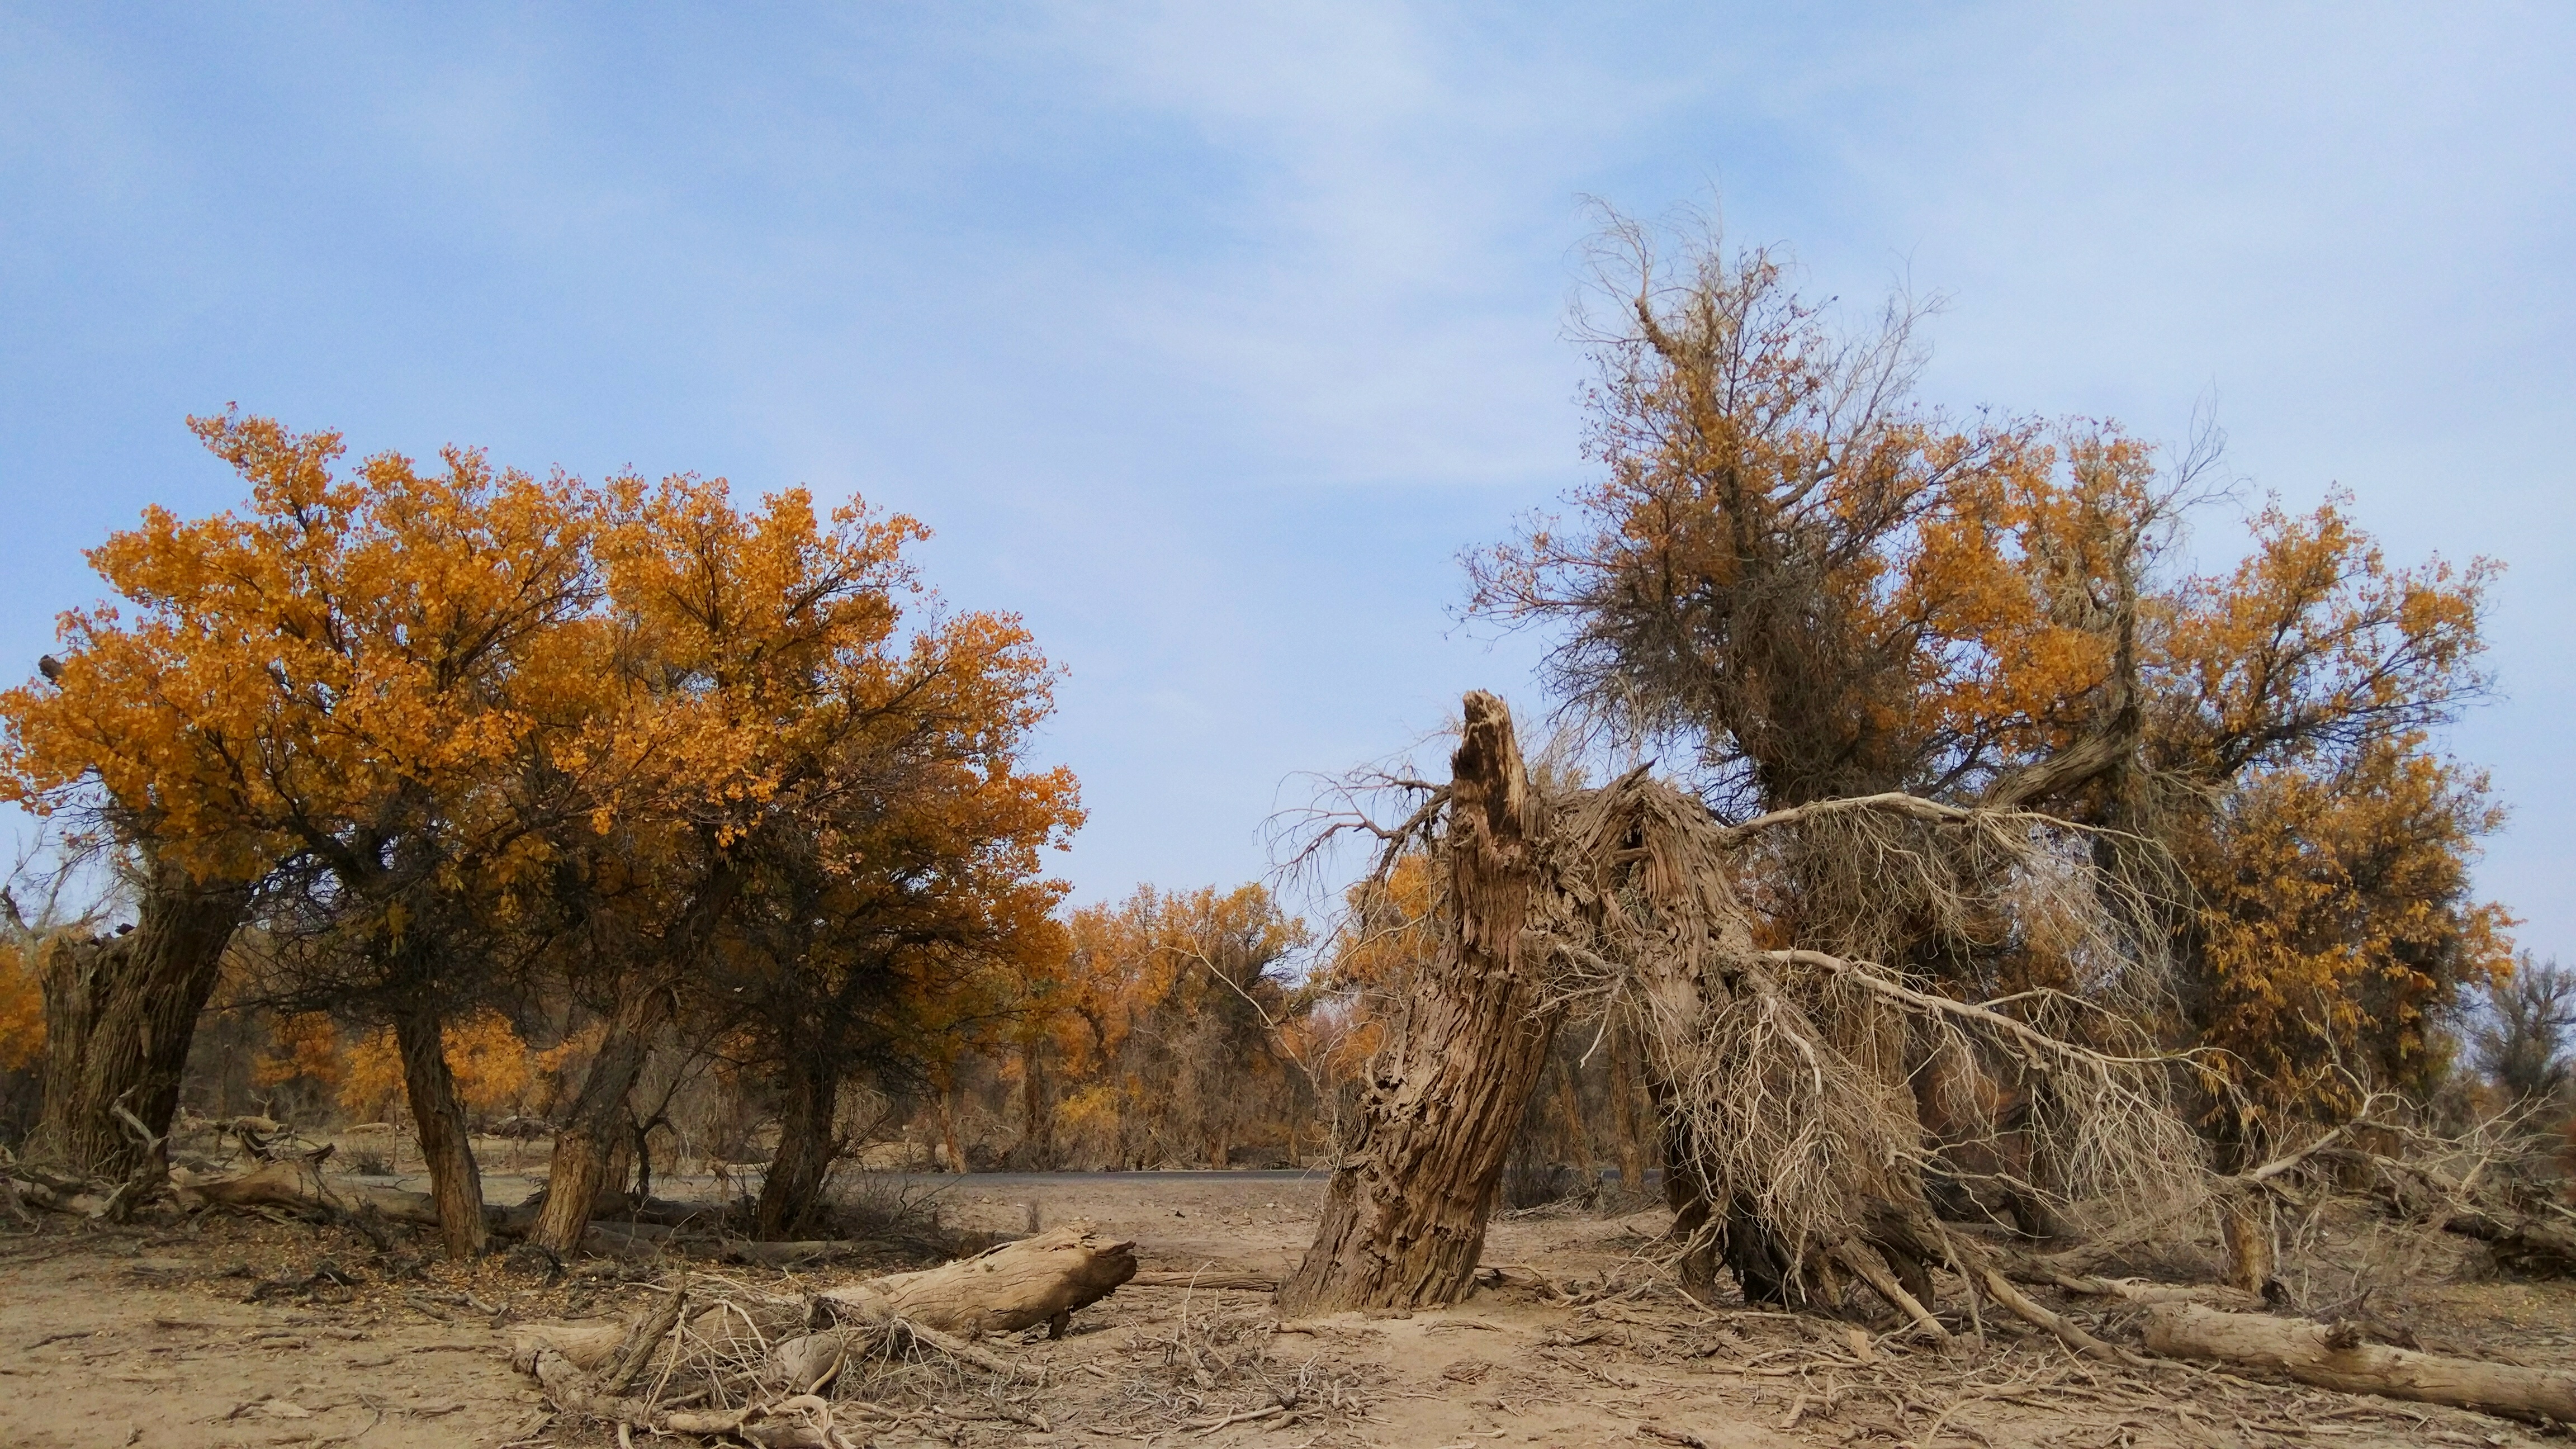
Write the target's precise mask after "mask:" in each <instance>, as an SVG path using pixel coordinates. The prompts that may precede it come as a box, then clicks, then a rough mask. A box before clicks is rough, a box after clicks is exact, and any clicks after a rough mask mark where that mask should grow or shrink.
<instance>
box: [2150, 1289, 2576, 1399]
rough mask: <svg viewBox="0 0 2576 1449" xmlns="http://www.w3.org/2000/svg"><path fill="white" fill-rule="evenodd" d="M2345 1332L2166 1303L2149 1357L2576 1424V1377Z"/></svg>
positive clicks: (2154, 1325) (2153, 1322)
mask: <svg viewBox="0 0 2576 1449" xmlns="http://www.w3.org/2000/svg"><path fill="white" fill-rule="evenodd" d="M2349 1330H2350V1325H2348V1324H2342V1325H2328V1324H2323V1323H2311V1322H2308V1321H2305V1320H2302V1319H2295V1318H2273V1317H2270V1316H2267V1315H2264V1314H2259V1313H2221V1312H2219V1311H2218V1310H2216V1309H2214V1308H2202V1307H2200V1306H2199V1305H2197V1304H2187V1303H2186V1304H2178V1303H2163V1304H2158V1305H2156V1306H2155V1307H2153V1308H2151V1309H2149V1310H2148V1312H2147V1349H2148V1351H2149V1352H2151V1353H2160V1354H2165V1355H2167V1356H2170V1357H2179V1358H2200V1359H2217V1360H2220V1361H2222V1362H2226V1363H2237V1364H2250V1365H2253V1366H2255V1367H2258V1368H2265V1369H2270V1370H2272V1371H2273V1372H2275V1373H2282V1374H2287V1375H2289V1376H2290V1377H2291V1378H2294V1379H2297V1380H2298V1381H2299V1382H2301V1383H2307V1384H2315V1385H2317V1386H2318V1387H2320V1388H2328V1389H2340V1390H2342V1391H2343V1392H2345V1393H2350V1394H2385V1395H2387V1396H2388V1397H2390V1398H2392V1399H2414V1400H2416V1401H2418V1402H2421V1403H2428V1404H2457V1405H2459V1406H2461V1407H2463V1408H2473V1409H2484V1410H2486V1411H2487V1412H2488V1413H2493V1414H2510V1415H2512V1416H2514V1417H2515V1418H2520V1419H2550V1420H2555V1421H2557V1422H2559V1423H2562V1424H2563V1423H2569V1422H2576V1373H2571V1372H2568V1371H2566V1370H2564V1369H2535V1368H2523V1367H2520V1366H2519V1365H2515V1364H2501V1363H2487V1362H2483V1361H2481V1360H2478V1359H2467V1358H2444V1357H2441V1356H2439V1355H2436V1354H2429V1353H2415V1352H2412V1351H2410V1350H2407V1349H2402V1348H2388V1347H2385V1346H2383V1345H2380V1344H2375V1343H2363V1342H2360V1341H2359V1339H2358V1337H2357V1336H2355V1335H2353V1334H2352V1333H2351V1332H2350V1331H2349Z"/></svg>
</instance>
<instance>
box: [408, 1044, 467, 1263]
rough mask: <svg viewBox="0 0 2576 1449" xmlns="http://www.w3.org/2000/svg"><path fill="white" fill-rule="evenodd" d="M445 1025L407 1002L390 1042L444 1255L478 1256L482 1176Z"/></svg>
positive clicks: (458, 1256) (460, 1257)
mask: <svg viewBox="0 0 2576 1449" xmlns="http://www.w3.org/2000/svg"><path fill="white" fill-rule="evenodd" d="M444 1025H445V1023H444V1022H442V1021H441V1019H440V1016H439V1012H438V1010H437V1008H436V1007H434V1006H430V1005H428V1004H426V1003H412V1004H408V1005H406V1006H405V1007H404V1008H403V1010H402V1011H401V1012H399V1013H398V1014H397V1015H396V1016H395V1018H394V1042H395V1044H396V1045H397V1046H399V1047H400V1048H401V1050H402V1062H403V1088H404V1090H405V1092H406V1093H407V1094H408V1096H409V1098H410V1101H411V1119H412V1121H413V1122H414V1123H416V1124H418V1126H419V1128H420V1156H421V1161H422V1163H423V1165H425V1166H426V1167H427V1168H428V1169H429V1196H430V1201H431V1202H433V1203H435V1204H436V1205H437V1207H438V1235H439V1240H440V1242H441V1243H443V1244H444V1245H445V1246H446V1248H447V1256H449V1257H451V1258H455V1259H458V1260H463V1259H467V1258H473V1257H476V1256H479V1255H480V1254H481V1253H482V1252H483V1250H484V1248H485V1247H486V1246H487V1245H488V1244H489V1242H490V1237H489V1230H488V1229H487V1228H486V1227H485V1225H484V1221H483V1174H482V1171H481V1170H480V1169H479V1168H477V1167H476V1166H475V1165H474V1143H473V1140H472V1138H471V1137H470V1135H469V1134H468V1131H467V1128H466V1123H465V1104H464V1103H463V1102H462V1101H460V1100H458V1098H457V1095H456V1076H455V1074H454V1073H453V1072H451V1071H449V1070H448V1066H447V1044H446V1042H445V1040H444V1039H443V1027H444Z"/></svg>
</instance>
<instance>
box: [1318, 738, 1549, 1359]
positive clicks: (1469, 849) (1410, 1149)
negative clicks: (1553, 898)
mask: <svg viewBox="0 0 2576 1449" xmlns="http://www.w3.org/2000/svg"><path fill="white" fill-rule="evenodd" d="M1450 764H1451V770H1452V773H1453V776H1454V784H1453V785H1452V787H1451V791H1452V793H1451V799H1450V804H1449V815H1448V820H1449V825H1448V838H1447V841H1446V843H1445V845H1444V855H1445V859H1444V865H1445V867H1446V869H1447V871H1448V882H1447V897H1448V910H1449V912H1450V914H1451V922H1450V925H1451V929H1450V930H1449V931H1448V932H1447V933H1446V940H1445V941H1444V942H1443V944H1442V946H1441V948H1440V952H1439V955H1438V956H1437V957H1436V958H1435V959H1434V960H1433V961H1432V962H1431V963H1429V964H1428V965H1427V966H1426V967H1425V969H1424V970H1423V971H1422V972H1421V974H1420V975H1419V976H1418V978H1417V979H1416V982H1415V985H1414V988H1413V999H1412V1001H1411V1003H1410V1009H1409V1012H1408V1019H1407V1020H1406V1023H1405V1029H1404V1032H1403V1035H1402V1037H1401V1038H1400V1039H1399V1040H1397V1041H1396V1042H1395V1043H1393V1044H1392V1045H1391V1046H1390V1047H1389V1049H1388V1051H1387V1054H1386V1055H1385V1056H1383V1057H1382V1058H1381V1059H1380V1060H1378V1061H1377V1062H1375V1063H1373V1064H1372V1066H1371V1081H1370V1083H1369V1085H1368V1088H1367V1090H1366V1092H1365V1093H1364V1095H1363V1097H1362V1099H1361V1104H1360V1111H1359V1120H1358V1126H1357V1131H1356V1134H1355V1136H1356V1140H1355V1141H1354V1142H1353V1144H1352V1146H1351V1150H1350V1151H1349V1153H1348V1154H1347V1155H1346V1156H1345V1158H1344V1160H1343V1164H1342V1166H1341V1167H1340V1168H1339V1169H1338V1170H1337V1171H1336V1172H1335V1173H1334V1174H1333V1181H1332V1186H1331V1188H1330V1190H1329V1192H1328V1193H1327V1196H1326V1198H1325V1203H1324V1217H1323V1223H1322V1225H1321V1227H1320V1229H1319V1230H1318V1231H1317V1233H1316V1236H1315V1242H1314V1245H1313V1246H1312V1247H1310V1248H1309V1249H1308V1250H1307V1252H1306V1257H1305V1261H1304V1262H1303V1263H1301V1264H1300V1265H1299V1266H1298V1269H1297V1271H1296V1273H1295V1274H1294V1275H1292V1276H1291V1277H1290V1278H1289V1279H1288V1281H1287V1282H1286V1283H1285V1284H1283V1285H1282V1286H1281V1288H1280V1290H1279V1304H1280V1308H1281V1310H1282V1312H1284V1313H1288V1314H1291V1315H1304V1314H1311V1313H1329V1312H1333V1311H1336V1310H1340V1309H1349V1308H1412V1307H1421V1306H1428V1305H1435V1304H1443V1303H1451V1302H1455V1301H1456V1300H1457V1299H1458V1298H1460V1297H1461V1296H1463V1295H1464V1294H1465V1293H1466V1291H1467V1289H1468V1287H1469V1285H1470V1283H1471V1281H1472V1279H1473V1276H1474V1273H1475V1268H1476V1258H1477V1254H1478V1252H1479V1251H1480V1250H1481V1249H1482V1248H1483V1246H1484V1240H1485V1218H1486V1216H1487V1214H1488V1213H1489V1211H1490V1210H1491V1209H1492V1207H1493V1200H1494V1190H1495V1187H1496V1185H1497V1183H1498V1182H1499V1181H1500V1179H1501V1176H1502V1170H1503V1162H1504V1159H1505V1158H1506V1157H1507V1156H1508V1155H1509V1153H1510V1150H1511V1142H1512V1135H1513V1133H1514V1131H1515V1130H1516V1129H1517V1128H1518V1127H1519V1125H1520V1123H1521V1120H1522V1114H1523V1113H1524V1112H1525V1111H1527V1109H1528V1106H1529V1098H1530V1093H1531V1092H1532V1091H1533V1090H1534V1089H1535V1088H1536V1086H1537V1084H1538V1079H1539V1073H1540V1071H1541V1070H1542V1069H1543V1068H1544V1067H1545V1066H1546V1064H1547V1049H1548V1041H1549V1038H1550V1037H1551V1036H1552V1035H1553V1034H1554V1029H1555V1019H1554V1016H1553V1015H1542V1014H1541V1012H1540V1003H1541V998H1542V994H1543V985H1544V983H1543V981H1542V979H1541V977H1542V969H1541V968H1542V965H1543V963H1542V962H1541V961H1540V960H1539V959H1537V955H1536V953H1535V952H1533V951H1528V950H1526V949H1525V948H1524V946H1523V943H1522V940H1521V934H1522V927H1523V925H1524V923H1525V922H1526V920H1527V918H1528V915H1529V910H1530V897H1531V891H1532V887H1533V886H1534V885H1535V884H1536V883H1537V880H1538V874H1539V862H1538V850H1539V846H1540V844H1541V833H1542V831H1543V830H1544V828H1545V822H1544V819H1543V817H1542V814H1541V806H1540V803H1539V800H1538V798H1537V795H1536V792H1535V791H1533V790H1532V789H1531V787H1530V783H1529V777H1528V775H1527V773H1526V772H1525V770H1524V769H1523V767H1522V764H1521V754H1520V746H1519V742H1518V741H1517V740H1516V739H1515V738H1514V736H1513V732H1512V720H1511V713H1510V711H1509V710H1508V709H1506V708H1505V707H1504V704H1503V702H1502V701H1501V700H1500V699H1497V698H1496V697H1494V696H1493V695H1490V694H1487V693H1484V692H1482V691H1477V692H1475V693H1472V694H1469V695H1468V696H1467V697H1466V729H1465V733H1464V737H1463V738H1462V739H1461V740H1460V741H1459V744H1458V749H1457V753H1456V754H1455V755H1454V756H1453V757H1452V759H1451V762H1450Z"/></svg>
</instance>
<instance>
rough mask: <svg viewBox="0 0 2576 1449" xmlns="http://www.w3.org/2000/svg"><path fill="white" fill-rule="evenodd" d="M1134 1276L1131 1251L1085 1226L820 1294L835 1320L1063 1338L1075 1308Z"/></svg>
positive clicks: (1133, 1250)
mask: <svg viewBox="0 0 2576 1449" xmlns="http://www.w3.org/2000/svg"><path fill="white" fill-rule="evenodd" d="M1135 1276H1136V1245H1135V1244H1134V1243H1131V1242H1113V1241H1110V1240H1108V1239H1104V1238H1102V1237H1101V1236H1100V1235H1099V1234H1098V1233H1095V1232H1093V1231H1092V1229H1091V1225H1090V1224H1089V1223H1068V1224H1066V1225H1065V1226H1063V1227H1060V1228H1056V1229H1053V1230H1052V1231H1049V1232H1044V1233H1040V1234H1038V1235H1037V1236H1036V1237H1033V1238H1022V1239H1020V1240H1019V1241H1018V1242H1015V1243H1004V1244H1002V1245H1001V1246H999V1247H996V1248H990V1249H987V1250H985V1251H984V1252H981V1253H978V1254H976V1255H975V1256H973V1257H971V1258H960V1259H958V1260H957V1261H956V1262H954V1263H949V1264H947V1265H945V1266H942V1267H938V1268H928V1269H924V1270H923V1271H921V1272H918V1273H896V1274H892V1275H890V1276H888V1277H884V1278H871V1279H869V1280H867V1281H866V1282H864V1283H855V1284H852V1285H850V1286H849V1287H846V1288H835V1289H832V1290H830V1291H828V1292H826V1293H824V1294H823V1295H822V1301H823V1302H824V1303H825V1304H827V1305H829V1307H830V1308H831V1311H832V1312H833V1313H834V1315H835V1316H836V1317H840V1318H843V1319H849V1320H853V1321H856V1322H861V1323H885V1322H890V1321H892V1320H894V1319H898V1318H900V1319H902V1320H904V1321H905V1322H907V1323H911V1324H914V1325H917V1326H920V1327H924V1328H929V1329H932V1330H934V1331H936V1332H940V1333H956V1334H966V1335H970V1336H971V1335H973V1334H978V1333H1016V1332H1018V1331H1019V1330H1021V1329H1023V1328H1027V1327H1029V1326H1031V1325H1032V1324H1038V1323H1043V1324H1046V1325H1047V1326H1048V1329H1049V1331H1050V1334H1051V1335H1060V1334H1062V1333H1063V1331H1064V1325H1065V1322H1066V1320H1067V1319H1068V1318H1070V1317H1071V1316H1072V1314H1073V1313H1074V1312H1075V1310H1077V1309H1081V1308H1085V1307H1088V1306H1089V1305H1091V1304H1093V1303H1096V1302H1098V1301H1099V1300H1100V1299H1102V1298H1105V1297H1107V1296H1109V1295H1110V1294H1111V1293H1113V1292H1116V1291H1117V1289H1118V1287H1119V1285H1121V1284H1123V1283H1125V1282H1127V1281H1128V1280H1129V1279H1131V1278H1133V1277H1135Z"/></svg>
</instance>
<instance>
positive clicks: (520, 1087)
mask: <svg viewBox="0 0 2576 1449" xmlns="http://www.w3.org/2000/svg"><path fill="white" fill-rule="evenodd" d="M442 1041H443V1042H444V1044H445V1047H446V1052H447V1067H448V1070H449V1071H451V1072H454V1073H455V1074H456V1093H457V1096H458V1097H459V1098H461V1099H462V1100H463V1101H464V1103H465V1105H466V1106H467V1107H468V1108H469V1109H471V1110H472V1111H473V1112H475V1113H476V1114H478V1115H483V1116H490V1115H495V1114H499V1113H505V1112H509V1111H513V1110H515V1109H516V1108H517V1107H518V1106H519V1104H520V1101H521V1099H522V1098H523V1097H524V1096H525V1095H526V1093H527V1090H528V1088H529V1087H530V1086H531V1085H532V1084H533V1083H534V1082H535V1081H536V1070H535V1062H534V1060H533V1058H534V1054H533V1053H531V1052H530V1051H529V1050H528V1045H527V1043H526V1042H525V1041H523V1040H521V1039H520V1037H519V1033H518V1031H517V1030H516V1029H515V1028H513V1027H512V1026H511V1025H510V1019H509V1018H508V1017H505V1016H503V1015H501V1014H500V1013H499V1012H497V1011H491V1010H484V1011H479V1012H476V1013H475V1014H474V1015H473V1016H470V1017H468V1018H466V1019H465V1020H464V1021H462V1022H459V1023H457V1024H455V1025H453V1026H450V1027H448V1028H447V1029H446V1031H445V1033H444V1034H443V1036H442ZM339 1082H340V1105H341V1106H342V1107H343V1108H345V1109H347V1110H348V1111H349V1112H350V1113H351V1114H352V1115H354V1116H356V1117H358V1118H360V1119H361V1120H370V1121H371V1120H376V1119H378V1118H381V1117H382V1116H383V1115H384V1113H385V1112H386V1111H387V1110H389V1109H390V1108H391V1107H393V1106H394V1104H395V1103H396V1102H397V1101H398V1100H399V1099H400V1098H401V1096H402V1092H403V1064H402V1048H401V1047H400V1046H398V1045H396V1044H395V1041H394V1034H393V1030H392V1028H390V1027H377V1028H376V1029H375V1030H373V1031H371V1032H368V1033H367V1034H366V1035H365V1036H363V1037H360V1038H359V1039H358V1040H357V1042H355V1043H354V1044H353V1045H351V1047H350V1048H349V1052H348V1056H347V1060H346V1063H345V1065H344V1066H343V1067H342V1068H341V1074H340V1077H339Z"/></svg>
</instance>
